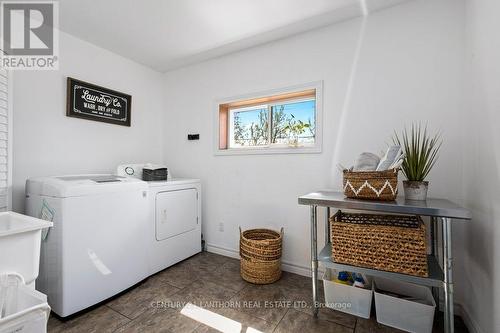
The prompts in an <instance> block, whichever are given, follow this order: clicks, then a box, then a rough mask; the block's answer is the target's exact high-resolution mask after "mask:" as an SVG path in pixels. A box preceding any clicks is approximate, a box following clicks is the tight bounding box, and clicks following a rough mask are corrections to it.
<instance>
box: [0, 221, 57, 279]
mask: <svg viewBox="0 0 500 333" xmlns="http://www.w3.org/2000/svg"><path fill="white" fill-rule="evenodd" d="M51 226H52V222H47V221H43V220H40V219H37V218H34V217H30V216H26V215H21V214H17V213H14V212H2V213H0V274H10V273H18V274H21V275H22V276H23V278H24V280H25V282H26V284H30V283H32V282H33V281H34V280H35V279H36V277H37V276H38V268H39V263H40V241H41V234H42V229H44V228H49V227H51Z"/></svg>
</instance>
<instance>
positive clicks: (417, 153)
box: [393, 124, 443, 200]
mask: <svg viewBox="0 0 500 333" xmlns="http://www.w3.org/2000/svg"><path fill="white" fill-rule="evenodd" d="M393 141H394V144H397V145H399V146H401V147H402V149H403V152H404V153H405V158H404V160H403V164H402V165H401V169H402V171H403V174H404V175H405V176H406V179H407V180H406V181H403V187H404V192H405V198H406V199H408V200H426V199H427V189H428V187H429V182H428V181H426V180H425V179H426V178H427V175H428V174H429V172H430V171H431V169H432V167H433V166H434V164H435V163H436V161H437V157H438V153H439V149H440V148H441V144H442V143H443V141H442V139H441V134H439V133H437V134H435V135H433V136H431V135H430V134H429V133H428V132H427V126H425V127H423V128H422V126H421V125H420V124H412V126H411V130H410V131H408V130H407V129H406V128H405V129H404V130H403V132H402V133H401V137H400V136H399V135H398V134H397V133H394V138H393Z"/></svg>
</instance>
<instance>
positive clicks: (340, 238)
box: [330, 211, 428, 277]
mask: <svg viewBox="0 0 500 333" xmlns="http://www.w3.org/2000/svg"><path fill="white" fill-rule="evenodd" d="M330 226H331V228H330V229H331V240H332V259H333V261H334V262H336V263H342V264H348V265H353V266H358V267H367V268H373V269H378V270H382V271H389V272H396V273H403V274H408V275H414V276H422V277H427V276H428V272H427V252H426V237H425V225H424V223H423V222H422V219H421V218H420V217H419V216H407V215H378V214H377V215H375V214H354V213H344V212H341V211H338V212H337V213H336V214H335V215H334V216H332V217H331V218H330Z"/></svg>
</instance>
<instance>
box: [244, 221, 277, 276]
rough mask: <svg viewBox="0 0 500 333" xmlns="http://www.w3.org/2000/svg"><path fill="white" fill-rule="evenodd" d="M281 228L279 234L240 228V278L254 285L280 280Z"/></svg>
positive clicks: (265, 230)
mask: <svg viewBox="0 0 500 333" xmlns="http://www.w3.org/2000/svg"><path fill="white" fill-rule="evenodd" d="M282 245H283V228H281V231H280V232H277V231H274V230H269V229H250V230H246V231H243V232H242V231H241V228H240V257H241V260H240V263H241V277H242V278H243V279H244V280H245V281H248V282H250V283H254V284H269V283H273V282H276V281H278V280H279V279H280V278H281V253H282Z"/></svg>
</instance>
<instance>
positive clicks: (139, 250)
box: [26, 175, 149, 317]
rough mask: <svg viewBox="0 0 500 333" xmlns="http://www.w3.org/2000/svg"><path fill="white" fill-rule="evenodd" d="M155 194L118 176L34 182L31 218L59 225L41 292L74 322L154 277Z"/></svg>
mask: <svg viewBox="0 0 500 333" xmlns="http://www.w3.org/2000/svg"><path fill="white" fill-rule="evenodd" d="M148 192H149V188H148V186H147V184H146V183H145V182H143V181H140V180H138V179H133V178H126V177H117V176H110V175H83V176H63V177H45V178H33V179H29V180H28V181H27V183H26V212H27V214H28V215H31V216H34V217H39V218H43V219H46V220H51V221H53V223H54V226H53V227H52V228H51V229H50V231H49V233H48V234H47V235H44V239H43V240H42V249H41V263H40V274H39V277H38V279H37V281H36V287H37V289H38V290H40V291H41V292H43V293H45V294H47V296H48V301H49V304H50V306H51V307H52V311H54V312H55V313H57V314H58V315H59V316H61V317H66V316H69V315H71V314H74V313H76V312H78V311H80V310H83V309H85V308H87V307H89V306H92V305H94V304H97V303H99V302H101V301H103V300H105V299H107V298H109V297H111V296H113V295H116V294H118V293H119V292H121V291H123V290H125V289H127V288H129V287H131V286H133V285H134V284H136V283H138V282H139V281H141V280H143V279H145V278H146V277H147V276H148V275H149V266H148V263H147V257H148V253H147V250H146V249H147V244H148V243H149V237H148V236H149V235H148V233H147V225H148V217H149V200H148Z"/></svg>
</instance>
